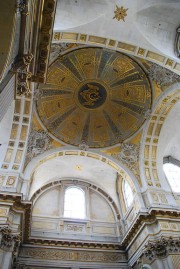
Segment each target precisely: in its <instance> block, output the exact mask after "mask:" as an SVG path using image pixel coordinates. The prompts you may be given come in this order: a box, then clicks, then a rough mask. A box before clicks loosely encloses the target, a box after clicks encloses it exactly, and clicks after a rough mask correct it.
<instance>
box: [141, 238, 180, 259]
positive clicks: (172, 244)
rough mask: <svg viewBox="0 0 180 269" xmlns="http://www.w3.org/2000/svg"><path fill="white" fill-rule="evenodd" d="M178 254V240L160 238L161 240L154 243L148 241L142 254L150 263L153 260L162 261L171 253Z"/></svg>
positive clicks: (179, 243)
mask: <svg viewBox="0 0 180 269" xmlns="http://www.w3.org/2000/svg"><path fill="white" fill-rule="evenodd" d="M179 252H180V238H173V237H169V238H165V237H161V239H159V240H156V241H149V242H148V244H146V245H145V247H144V250H143V254H144V255H145V256H146V258H148V259H149V260H150V261H151V260H153V259H159V258H160V259H163V258H165V257H167V256H168V255H169V254H172V253H179Z"/></svg>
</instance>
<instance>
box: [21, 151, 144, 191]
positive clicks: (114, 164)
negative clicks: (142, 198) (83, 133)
mask: <svg viewBox="0 0 180 269" xmlns="http://www.w3.org/2000/svg"><path fill="white" fill-rule="evenodd" d="M63 156H74V157H75V158H76V157H77V156H80V157H84V158H92V159H95V160H98V161H99V162H102V163H104V164H106V165H108V166H109V167H110V168H113V169H114V170H115V171H117V173H118V174H119V175H120V176H122V177H124V178H125V179H127V180H128V181H129V182H132V185H133V186H134V187H135V190H136V192H140V186H139V183H138V180H137V179H136V177H135V176H134V174H133V173H132V172H131V171H130V169H129V168H127V167H125V166H124V165H123V164H122V163H120V162H118V161H117V160H115V159H113V158H112V157H110V156H108V157H107V155H105V154H102V153H99V152H97V151H96V150H94V151H82V150H79V149H74V148H71V147H63V148H57V149H51V150H48V151H46V152H44V153H43V154H40V155H38V156H37V157H35V158H33V159H32V160H31V161H30V163H29V164H28V165H27V167H26V169H25V171H24V173H23V175H22V178H23V179H24V181H29V182H31V181H32V178H33V174H34V172H35V171H36V169H38V167H40V165H41V164H43V163H45V162H48V161H49V160H52V159H54V158H57V157H60V158H63Z"/></svg>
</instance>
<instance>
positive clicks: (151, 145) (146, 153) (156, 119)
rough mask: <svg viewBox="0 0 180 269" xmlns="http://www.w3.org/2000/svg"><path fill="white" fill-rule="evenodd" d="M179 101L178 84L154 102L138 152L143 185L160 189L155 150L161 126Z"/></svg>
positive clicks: (179, 88)
mask: <svg viewBox="0 0 180 269" xmlns="http://www.w3.org/2000/svg"><path fill="white" fill-rule="evenodd" d="M179 100H180V83H176V84H174V85H173V86H171V87H169V88H168V89H167V91H166V92H164V93H163V94H162V95H161V96H160V97H159V98H158V99H157V101H156V103H155V104H154V107H153V113H152V114H151V117H150V119H149V121H148V122H147V123H146V127H145V129H144V132H143V142H142V146H141V150H140V163H141V167H140V172H141V178H142V181H143V185H144V187H145V186H154V187H158V188H161V182H160V179H159V168H158V166H157V149H158V143H159V136H160V133H161V129H162V126H163V124H164V121H165V119H166V118H167V116H168V114H169V112H170V111H171V109H172V108H173V107H174V105H175V104H176V103H177V102H178V101H179Z"/></svg>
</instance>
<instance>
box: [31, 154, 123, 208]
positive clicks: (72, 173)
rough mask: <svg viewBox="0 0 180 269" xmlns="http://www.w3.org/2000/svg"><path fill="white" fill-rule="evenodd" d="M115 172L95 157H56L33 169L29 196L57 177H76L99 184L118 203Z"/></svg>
mask: <svg viewBox="0 0 180 269" xmlns="http://www.w3.org/2000/svg"><path fill="white" fill-rule="evenodd" d="M116 173H117V171H116V170H115V169H113V168H111V167H110V166H109V165H108V164H105V163H103V162H101V161H98V160H96V159H92V158H88V157H84V156H63V157H57V158H54V159H52V160H49V161H46V162H45V163H43V164H41V165H40V166H39V167H38V168H37V169H36V170H35V172H34V176H33V180H32V184H31V188H30V194H29V196H30V197H31V196H32V195H33V193H34V192H35V191H37V190H38V189H39V188H40V187H42V186H43V185H45V184H46V183H47V182H50V181H54V180H57V178H59V179H61V178H74V179H75V178H78V179H82V180H87V181H88V182H90V183H93V184H95V185H97V186H100V187H101V188H102V189H103V190H105V191H106V192H107V193H108V194H109V195H110V196H111V197H113V199H114V201H115V202H116V203H118V198H117V194H116Z"/></svg>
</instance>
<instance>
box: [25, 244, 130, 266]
mask: <svg viewBox="0 0 180 269" xmlns="http://www.w3.org/2000/svg"><path fill="white" fill-rule="evenodd" d="M20 256H21V257H27V256H28V257H29V258H36V259H44V260H46V259H48V260H63V261H79V262H102V263H119V262H126V261H127V257H126V255H125V253H120V252H107V251H106V252H103V251H90V250H89V251H88V252H87V251H83V250H81V251H76V250H71V251H68V250H67V251H66V250H61V249H52V248H49V249H44V248H40V247H39V248H38V251H37V248H32V247H22V248H21V249H20Z"/></svg>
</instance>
